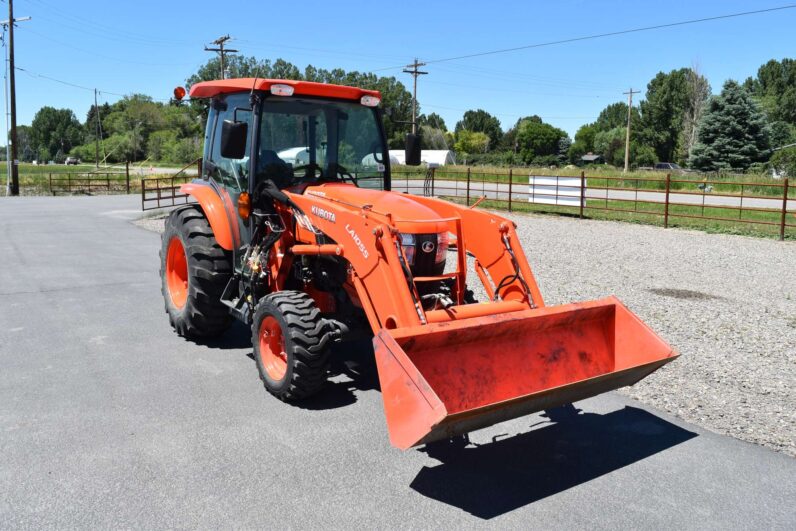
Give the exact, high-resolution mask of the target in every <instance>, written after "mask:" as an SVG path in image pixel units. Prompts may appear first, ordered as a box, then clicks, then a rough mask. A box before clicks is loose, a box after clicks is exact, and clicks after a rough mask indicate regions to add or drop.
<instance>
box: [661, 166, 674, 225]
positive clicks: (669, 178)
mask: <svg viewBox="0 0 796 531" xmlns="http://www.w3.org/2000/svg"><path fill="white" fill-rule="evenodd" d="M671 185H672V174H671V173H667V174H666V203H665V204H664V206H663V228H664V229H668V228H669V190H670V189H671Z"/></svg>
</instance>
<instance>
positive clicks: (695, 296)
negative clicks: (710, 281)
mask: <svg viewBox="0 0 796 531" xmlns="http://www.w3.org/2000/svg"><path fill="white" fill-rule="evenodd" d="M647 291H649V292H650V293H654V294H655V295H661V296H663V297H671V298H673V299H686V300H697V301H709V300H718V299H723V298H724V297H718V296H716V295H711V294H709V293H702V292H701V291H692V290H690V289H674V288H652V289H648V290H647Z"/></svg>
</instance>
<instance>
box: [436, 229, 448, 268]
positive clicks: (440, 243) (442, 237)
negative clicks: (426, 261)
mask: <svg viewBox="0 0 796 531" xmlns="http://www.w3.org/2000/svg"><path fill="white" fill-rule="evenodd" d="M449 243H450V236H449V235H448V233H447V232H440V233H439V234H437V257H436V258H435V259H434V261H435V262H436V263H440V262H444V261H445V257H446V256H447V255H448V244H449Z"/></svg>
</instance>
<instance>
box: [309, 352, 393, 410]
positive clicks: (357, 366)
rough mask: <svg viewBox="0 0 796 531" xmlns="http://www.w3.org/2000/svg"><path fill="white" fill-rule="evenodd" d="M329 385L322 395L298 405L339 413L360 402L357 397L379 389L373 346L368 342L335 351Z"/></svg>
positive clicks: (332, 354) (332, 355)
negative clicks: (336, 410) (362, 393)
mask: <svg viewBox="0 0 796 531" xmlns="http://www.w3.org/2000/svg"><path fill="white" fill-rule="evenodd" d="M329 372H330V380H331V381H330V382H329V383H328V384H327V385H326V388H325V389H324V390H323V392H322V393H319V394H318V395H317V396H313V397H311V398H308V399H307V400H303V401H301V402H300V403H297V404H296V405H297V406H299V407H302V408H304V409H310V410H324V409H336V408H339V407H345V406H348V405H351V404H353V403H354V402H356V401H357V393H358V392H361V391H371V390H378V389H379V374H378V371H377V369H376V358H375V356H374V354H373V343H372V341H371V340H370V339H369V338H368V339H364V340H357V341H348V342H346V343H341V344H339V345H334V346H333V347H332V353H331V366H330V370H329Z"/></svg>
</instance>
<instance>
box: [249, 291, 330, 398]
mask: <svg viewBox="0 0 796 531" xmlns="http://www.w3.org/2000/svg"><path fill="white" fill-rule="evenodd" d="M331 343H332V334H331V328H330V326H329V325H328V324H327V323H326V321H325V320H324V319H323V317H321V312H320V310H318V308H317V307H316V306H315V301H313V300H312V298H311V297H310V296H309V295H307V294H306V293H303V292H301V291H290V290H284V291H279V292H276V293H271V294H270V295H267V296H265V297H263V299H262V300H261V301H260V302H259V304H257V309H256V311H255V312H254V322H253V323H252V345H253V346H254V359H255V361H256V362H257V370H258V371H259V373H260V379H261V380H262V381H263V385H265V388H266V389H267V390H268V392H269V393H271V394H272V395H274V396H276V397H277V398H279V399H280V400H284V401H286V402H292V401H296V400H301V399H303V398H307V397H309V396H312V395H314V394H316V393H317V392H319V391H320V390H321V389H322V388H323V387H324V385H325V384H326V378H327V374H328V370H329V347H330V346H331Z"/></svg>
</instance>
